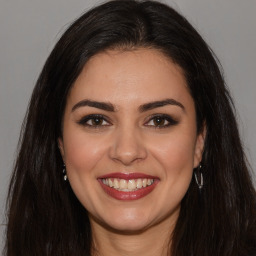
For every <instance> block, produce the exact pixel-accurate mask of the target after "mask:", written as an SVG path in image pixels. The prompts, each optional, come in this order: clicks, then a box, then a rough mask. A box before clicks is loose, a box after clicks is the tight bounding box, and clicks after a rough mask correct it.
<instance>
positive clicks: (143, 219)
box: [91, 209, 152, 233]
mask: <svg viewBox="0 0 256 256" xmlns="http://www.w3.org/2000/svg"><path fill="white" fill-rule="evenodd" d="M91 218H92V220H94V221H96V222H97V223H98V224H99V225H101V226H102V227H104V228H105V229H108V230H112V231H114V232H116V233H138V232H139V233H140V232H143V231H144V230H146V229H147V228H148V227H150V226H151V223H152V222H151V221H150V220H149V219H150V218H149V216H146V214H145V213H142V212H141V211H137V210H136V209H130V210H123V211H121V212H120V211H118V212H115V213H113V212H112V213H109V214H107V215H106V214H105V215H104V216H102V217H99V218H97V219H96V218H95V217H93V216H91Z"/></svg>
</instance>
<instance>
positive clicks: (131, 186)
mask: <svg viewBox="0 0 256 256" xmlns="http://www.w3.org/2000/svg"><path fill="white" fill-rule="evenodd" d="M102 182H103V183H104V184H105V185H107V186H109V187H111V188H115V189H117V190H121V191H134V190H137V189H140V188H142V187H143V188H145V187H147V186H150V185H152V184H153V182H154V180H153V179H132V180H124V179H116V178H115V179H113V178H108V179H102Z"/></svg>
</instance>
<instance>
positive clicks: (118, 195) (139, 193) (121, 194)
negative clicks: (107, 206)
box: [98, 179, 159, 201]
mask: <svg viewBox="0 0 256 256" xmlns="http://www.w3.org/2000/svg"><path fill="white" fill-rule="evenodd" d="M98 181H99V183H100V185H101V187H102V188H103V190H104V191H105V192H106V193H107V194H108V195H109V196H111V197H113V198H115V199H117V200H126V201H128V200H137V199H140V198H142V197H144V196H147V195H148V194H149V193H151V192H152V191H153V190H154V189H155V187H156V185H157V184H158V182H159V180H155V181H154V183H153V184H152V185H150V186H147V187H145V188H140V189H138V190H135V191H130V192H125V191H119V190H116V189H114V188H111V187H109V186H107V185H105V184H104V183H103V182H102V180H101V179H99V180H98Z"/></svg>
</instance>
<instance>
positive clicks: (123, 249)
mask: <svg viewBox="0 0 256 256" xmlns="http://www.w3.org/2000/svg"><path fill="white" fill-rule="evenodd" d="M167 98H169V99H173V100H175V101H176V102H178V103H179V104H180V105H179V104H178V105H177V104H167V105H164V106H160V107H154V108H153V109H150V110H146V111H143V112H141V109H140V106H141V105H143V104H146V103H149V102H155V101H163V100H165V99H167ZM85 99H86V100H91V101H98V102H105V103H111V104H112V105H113V107H114V110H115V111H114V112H112V111H107V110H102V109H99V108H97V107H91V106H76V107H75V109H74V106H75V105H76V104H77V103H79V102H81V101H83V100H85ZM182 106H183V107H182ZM72 109H73V110H72ZM92 114H99V115H103V116H104V119H105V120H104V119H101V120H100V122H99V124H100V125H95V119H94V120H87V121H86V122H81V120H82V119H83V118H84V117H85V116H88V115H92ZM155 114H158V115H159V114H165V115H168V116H170V117H171V118H172V119H174V120H175V124H174V123H173V124H171V125H170V126H168V124H169V121H168V120H166V119H164V118H162V119H160V125H158V124H159V123H157V122H156V118H155V119H152V115H155ZM203 144H204V136H203V134H197V129H196V113H195V106H194V101H193V99H192V97H191V95H190V93H189V91H188V88H187V84H186V81H185V78H184V75H183V72H182V70H181V68H180V67H179V66H177V65H176V64H174V63H173V62H172V61H171V60H170V59H168V58H167V57H165V56H164V55H163V54H162V53H161V52H159V51H157V50H153V49H137V50H132V51H114V50H112V51H106V52H103V53H100V54H97V55H95V56H94V57H92V58H91V59H90V60H89V62H88V63H87V64H86V65H85V67H84V69H83V71H82V72H81V74H80V75H79V77H78V78H77V80H76V82H75V83H74V85H73V87H72V89H71V91H70V93H69V96H68V98H67V105H66V108H65V113H64V119H63V137H62V138H60V139H59V146H60V150H61V153H62V156H63V161H64V162H65V164H66V169H67V175H68V180H69V182H70V184H71V187H72V189H73V190H74V193H75V194H76V196H77V198H78V199H79V200H80V202H81V203H82V205H83V206H84V207H85V208H86V209H87V210H88V212H89V218H90V222H91V226H92V232H93V239H94V244H95V247H96V249H97V251H98V253H99V255H112V256H113V255H145V253H146V254H147V255H167V250H168V242H169V238H170V235H171V232H172V230H173V228H174V225H175V223H176V221H177V218H178V215H179V210H180V202H181V200H182V198H183V197H184V195H185V193H186V191H187V189H188V187H189V184H190V182H191V179H192V174H193V168H195V167H197V166H198V165H199V163H200V161H201V157H202V151H203ZM113 172H123V173H133V172H137V173H144V174H148V175H153V176H157V177H158V178H159V183H158V184H157V186H156V187H155V189H154V190H153V191H152V192H151V193H149V194H148V195H147V196H145V197H143V198H141V199H138V200H132V201H120V200H117V199H114V198H112V197H110V196H109V195H108V194H106V193H105V192H104V191H103V189H102V187H101V186H100V184H99V181H98V180H97V178H98V177H99V176H101V175H105V174H108V173H113Z"/></svg>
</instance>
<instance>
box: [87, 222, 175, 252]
mask: <svg viewBox="0 0 256 256" xmlns="http://www.w3.org/2000/svg"><path fill="white" fill-rule="evenodd" d="M174 225H175V223H174V222H170V219H166V220H164V221H162V222H161V223H159V224H157V225H155V226H152V227H150V228H148V229H146V230H143V231H139V232H138V231H136V232H131V231H129V232H128V231H116V230H111V229H110V228H106V227H104V226H102V225H101V224H99V223H98V222H96V221H93V220H91V226H92V235H93V242H94V246H93V247H94V250H93V252H92V255H93V256H117V255H118V256H120V255H124V256H141V255H147V256H159V255H164V256H170V247H171V234H172V232H173V228H174Z"/></svg>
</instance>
